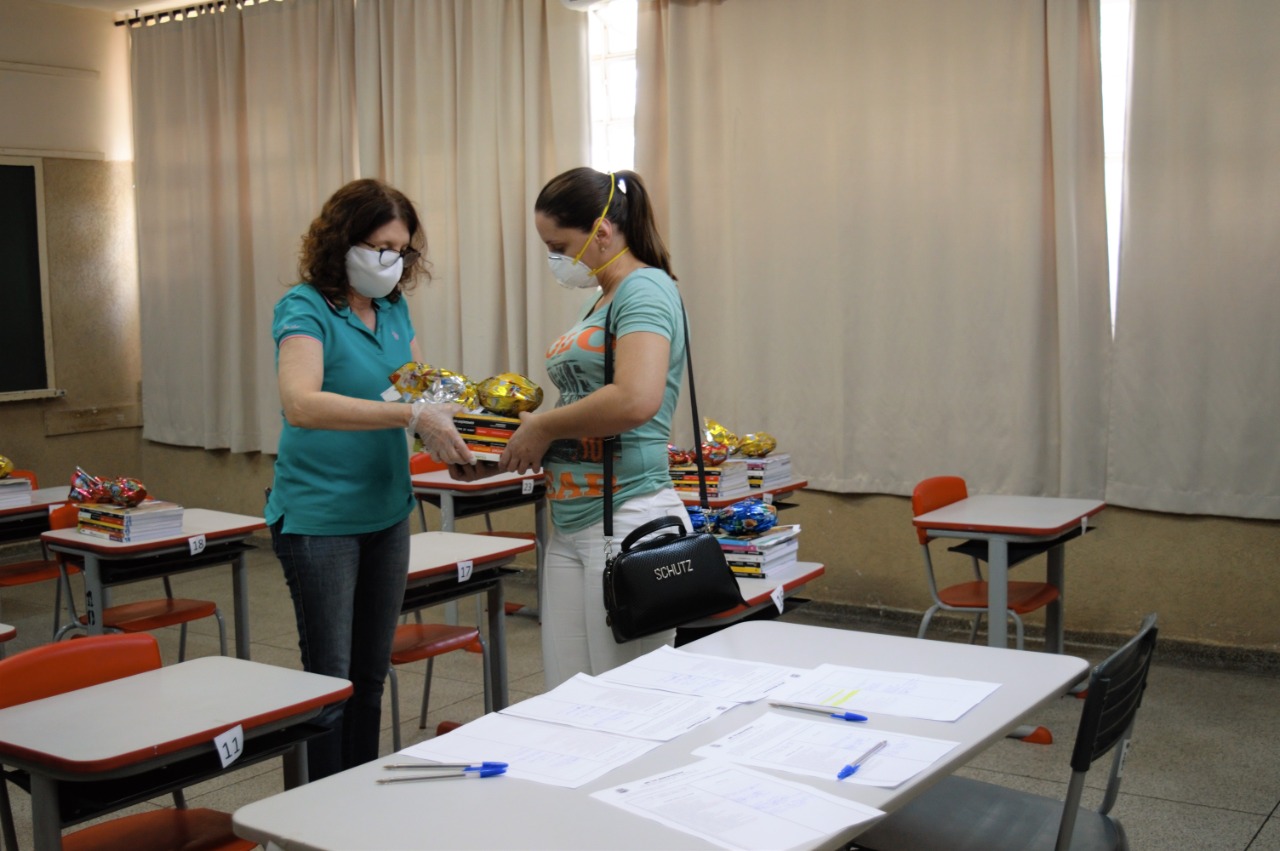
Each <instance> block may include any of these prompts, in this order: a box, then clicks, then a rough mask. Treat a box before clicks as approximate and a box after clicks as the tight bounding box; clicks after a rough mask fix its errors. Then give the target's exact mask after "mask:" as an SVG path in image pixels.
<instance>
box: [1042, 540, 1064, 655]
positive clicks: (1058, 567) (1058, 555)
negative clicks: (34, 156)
mask: <svg viewBox="0 0 1280 851" xmlns="http://www.w3.org/2000/svg"><path fill="white" fill-rule="evenodd" d="M1066 560H1067V554H1066V544H1058V545H1057V546H1056V547H1053V548H1052V549H1050V550H1049V566H1048V568H1047V569H1046V572H1045V580H1046V581H1047V582H1048V583H1049V584H1050V585H1052V586H1053V587H1055V588H1057V589H1058V599H1056V600H1054V601H1053V602H1052V603H1050V604H1049V605H1048V607H1047V608H1046V609H1045V612H1044V649H1045V651H1046V652H1049V653H1061V652H1062V645H1063V628H1062V605H1063V601H1064V600H1065V598H1066V596H1067V589H1066V588H1065V587H1064V585H1063V583H1064V582H1065V581H1066V578H1067V574H1066V570H1065V565H1066Z"/></svg>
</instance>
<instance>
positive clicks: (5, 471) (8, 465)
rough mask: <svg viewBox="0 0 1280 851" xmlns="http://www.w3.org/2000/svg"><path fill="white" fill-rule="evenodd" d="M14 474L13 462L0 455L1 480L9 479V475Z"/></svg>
mask: <svg viewBox="0 0 1280 851" xmlns="http://www.w3.org/2000/svg"><path fill="white" fill-rule="evenodd" d="M12 472H13V462H12V461H10V460H9V459H8V458H6V457H4V456H3V455H0V479H4V478H8V476H9V474H10V473H12Z"/></svg>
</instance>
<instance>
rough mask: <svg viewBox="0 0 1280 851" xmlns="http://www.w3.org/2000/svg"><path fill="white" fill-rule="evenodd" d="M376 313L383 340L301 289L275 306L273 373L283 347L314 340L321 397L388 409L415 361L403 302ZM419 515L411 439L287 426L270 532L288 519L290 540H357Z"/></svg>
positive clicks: (379, 304) (393, 432)
mask: <svg viewBox="0 0 1280 851" xmlns="http://www.w3.org/2000/svg"><path fill="white" fill-rule="evenodd" d="M373 303H374V306H375V308H376V309H377V311H378V322H377V330H376V331H370V330H369V329H368V328H367V327H366V326H365V324H364V322H362V321H361V320H360V317H359V316H357V315H356V314H355V313H354V312H353V311H352V310H351V309H350V308H349V307H344V308H337V307H334V306H333V305H332V304H330V303H329V301H328V300H327V299H325V297H324V296H322V295H321V294H320V293H319V292H318V291H317V290H316V289H315V288H314V287H312V286H311V285H310V284H306V283H301V284H297V285H296V286H294V287H293V288H292V289H290V290H289V292H288V293H286V294H285V296H284V297H283V298H281V299H280V301H279V302H277V303H276V309H275V320H274V322H273V323H272V327H271V335H272V337H273V338H274V339H275V342H276V366H277V367H279V362H280V344H281V343H282V342H283V341H285V340H287V339H289V338H290V337H296V336H304V337H311V338H312V339H315V340H319V341H320V344H321V345H322V346H323V347H324V383H323V385H322V389H323V390H326V391H328V392H330V393H338V394H341V395H343V396H351V397H353V398H356V399H372V400H375V401H378V400H381V394H382V391H384V390H386V389H387V388H388V387H390V386H391V379H390V376H391V373H393V372H395V371H396V370H397V369H398V368H400V367H401V366H403V365H404V364H405V363H407V362H408V361H411V360H413V353H412V351H411V350H410V348H409V344H410V343H411V342H412V341H413V324H412V323H411V322H410V321H409V308H408V305H406V304H405V300H404V299H403V298H401V299H400V301H398V302H395V303H392V302H389V301H387V300H386V299H380V298H379V299H374V302H373ZM282 417H283V412H282ZM412 510H413V491H412V488H411V486H410V484H409V447H408V440H407V438H406V436H405V431H404V429H401V428H391V429H378V430H376V431H333V430H329V429H311V428H299V427H297V426H294V425H290V423H289V421H288V420H287V419H286V420H284V428H283V431H282V432H281V434H280V448H279V455H278V456H277V457H276V464H275V481H274V482H273V483H272V485H271V496H270V497H269V498H268V499H267V509H266V521H267V523H269V524H274V523H276V522H277V521H278V520H280V519H281V518H282V517H283V518H284V526H283V531H284V532H286V533H292V534H298V535H359V534H364V533H366V532H377V531H379V530H382V529H386V528H388V527H390V526H393V525H395V524H396V523H399V522H400V521H401V520H403V519H404V518H405V517H407V516H408V515H409V512H410V511H412Z"/></svg>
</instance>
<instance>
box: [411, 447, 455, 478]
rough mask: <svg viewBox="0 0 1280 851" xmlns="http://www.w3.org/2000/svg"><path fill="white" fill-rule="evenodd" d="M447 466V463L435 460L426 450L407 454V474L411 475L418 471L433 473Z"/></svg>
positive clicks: (416, 473)
mask: <svg viewBox="0 0 1280 851" xmlns="http://www.w3.org/2000/svg"><path fill="white" fill-rule="evenodd" d="M448 467H449V465H448V464H444V463H442V462H440V461H437V460H436V459H434V458H432V457H431V456H430V455H429V454H428V453H426V452H415V453H414V454H413V455H411V456H409V475H411V476H416V475H418V474H419V473H434V472H435V471H436V470H445V469H448Z"/></svg>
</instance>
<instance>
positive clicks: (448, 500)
mask: <svg viewBox="0 0 1280 851" xmlns="http://www.w3.org/2000/svg"><path fill="white" fill-rule="evenodd" d="M453 524H454V516H453V496H452V495H450V494H448V493H442V494H440V531H441V532H452V531H454V528H453ZM478 605H479V603H477V606H478ZM444 622H445V623H447V624H449V626H457V625H458V602H457V601H456V600H453V601H450V602H448V603H445V604H444ZM476 622H477V623H479V612H477V613H476Z"/></svg>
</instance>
